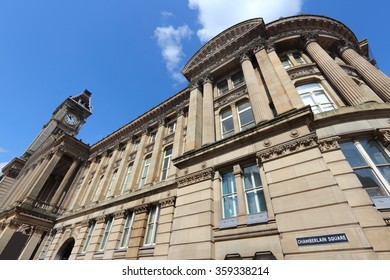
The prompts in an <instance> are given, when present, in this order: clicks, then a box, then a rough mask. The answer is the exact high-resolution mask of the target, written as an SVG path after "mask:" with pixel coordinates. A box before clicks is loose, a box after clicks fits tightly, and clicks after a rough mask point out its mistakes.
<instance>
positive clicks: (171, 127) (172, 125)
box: [167, 122, 176, 134]
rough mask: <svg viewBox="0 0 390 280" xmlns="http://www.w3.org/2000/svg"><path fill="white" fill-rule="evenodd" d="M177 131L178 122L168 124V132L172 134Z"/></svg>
mask: <svg viewBox="0 0 390 280" xmlns="http://www.w3.org/2000/svg"><path fill="white" fill-rule="evenodd" d="M175 131H176V122H171V123H169V124H168V125H167V134H172V133H174V132H175Z"/></svg>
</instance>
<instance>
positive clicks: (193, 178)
mask: <svg viewBox="0 0 390 280" xmlns="http://www.w3.org/2000/svg"><path fill="white" fill-rule="evenodd" d="M214 174H215V171H214V168H212V167H209V168H207V169H204V170H201V171H198V172H195V173H192V174H188V175H185V176H182V177H180V178H178V180H177V181H178V183H179V188H182V187H185V186H188V185H192V184H196V183H199V182H203V181H206V180H213V179H214Z"/></svg>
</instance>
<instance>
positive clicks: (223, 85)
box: [217, 81, 228, 93]
mask: <svg viewBox="0 0 390 280" xmlns="http://www.w3.org/2000/svg"><path fill="white" fill-rule="evenodd" d="M217 87H218V90H219V92H220V93H224V92H226V91H228V84H227V81H223V82H220V83H219V84H218V85H217Z"/></svg>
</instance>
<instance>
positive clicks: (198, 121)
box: [185, 84, 203, 151]
mask: <svg viewBox="0 0 390 280" xmlns="http://www.w3.org/2000/svg"><path fill="white" fill-rule="evenodd" d="M202 106H203V101H202V93H201V92H200V90H199V85H197V84H195V85H193V88H192V90H191V93H190V104H189V109H188V125H187V139H186V147H185V150H186V151H191V150H194V149H197V148H200V147H201V146H202V114H203V113H202V111H203V108H202Z"/></svg>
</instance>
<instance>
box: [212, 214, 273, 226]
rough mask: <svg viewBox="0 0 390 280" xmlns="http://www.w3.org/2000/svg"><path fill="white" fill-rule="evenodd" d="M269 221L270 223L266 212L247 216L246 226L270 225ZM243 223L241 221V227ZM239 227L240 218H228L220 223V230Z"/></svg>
mask: <svg viewBox="0 0 390 280" xmlns="http://www.w3.org/2000/svg"><path fill="white" fill-rule="evenodd" d="M268 221H269V219H268V214H267V212H266V211H264V212H260V213H255V214H248V215H246V225H247V226H250V225H257V224H264V223H268ZM242 222H243V221H242V220H241V222H240V225H241V223H242ZM244 223H245V222H244ZM238 225H239V223H238V217H231V218H227V219H222V220H221V221H220V223H219V228H220V229H229V228H236V227H237V226H238Z"/></svg>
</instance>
